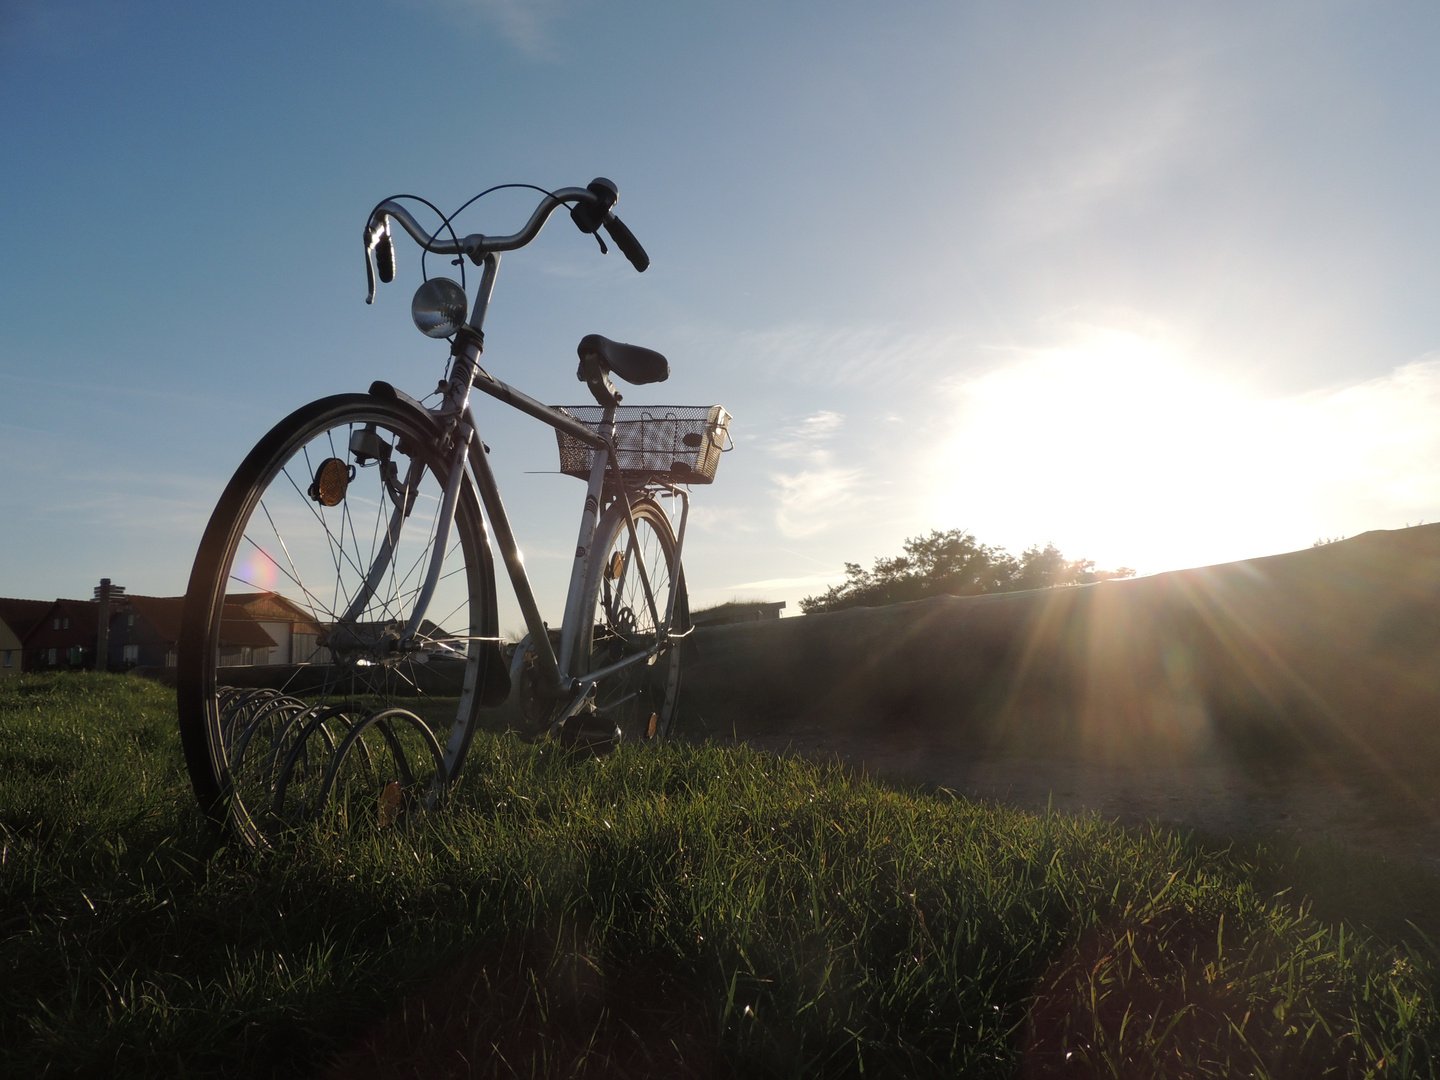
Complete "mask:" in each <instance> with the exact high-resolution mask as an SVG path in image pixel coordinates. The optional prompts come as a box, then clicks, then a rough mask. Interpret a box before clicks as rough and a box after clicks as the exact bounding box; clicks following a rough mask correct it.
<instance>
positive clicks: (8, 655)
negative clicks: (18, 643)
mask: <svg viewBox="0 0 1440 1080" xmlns="http://www.w3.org/2000/svg"><path fill="white" fill-rule="evenodd" d="M14 663H15V651H14V650H13V649H6V650H5V666H6V667H11V666H12V665H13V664H14Z"/></svg>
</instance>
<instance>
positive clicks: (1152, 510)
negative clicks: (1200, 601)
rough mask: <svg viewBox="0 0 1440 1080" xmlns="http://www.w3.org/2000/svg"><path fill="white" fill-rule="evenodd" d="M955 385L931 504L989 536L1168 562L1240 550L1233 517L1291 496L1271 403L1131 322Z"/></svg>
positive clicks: (1117, 561)
mask: <svg viewBox="0 0 1440 1080" xmlns="http://www.w3.org/2000/svg"><path fill="white" fill-rule="evenodd" d="M955 390H956V395H957V402H956V404H957V408H958V413H959V423H958V431H957V432H956V434H955V435H954V436H953V438H952V439H951V441H950V443H949V446H948V447H947V448H946V450H945V452H944V453H943V455H942V460H944V461H946V462H947V463H948V464H949V466H950V478H949V480H948V482H945V483H942V484H941V485H939V486H938V488H937V495H936V499H935V505H934V506H933V507H932V508H931V514H932V515H933V516H934V518H935V520H937V521H946V522H954V523H956V524H960V525H962V526H963V527H965V528H967V529H969V530H971V531H972V532H974V533H975V535H976V536H978V537H980V538H981V539H982V540H985V541H986V542H992V543H1001V544H1003V545H1004V546H1007V547H1010V548H1012V550H1014V549H1016V548H1020V547H1024V546H1026V545H1028V544H1031V543H1040V544H1044V543H1046V542H1047V541H1051V540H1053V541H1054V542H1055V543H1056V544H1057V545H1058V546H1059V547H1060V548H1061V550H1063V551H1064V552H1066V554H1067V555H1069V556H1070V557H1072V558H1081V557H1083V558H1091V559H1095V560H1096V561H1097V562H1099V563H1100V564H1101V566H1102V567H1115V566H1119V565H1128V566H1130V567H1132V568H1135V569H1138V570H1140V571H1141V572H1150V571H1155V570H1164V569H1170V568H1173V567H1178V566H1184V565H1194V564H1195V563H1196V562H1204V561H1215V560H1216V557H1217V556H1216V553H1221V554H1220V555H1219V557H1240V556H1239V555H1233V556H1231V555H1230V551H1231V549H1232V547H1233V543H1234V541H1233V537H1234V535H1235V533H1236V527H1237V523H1239V522H1243V521H1244V520H1245V519H1246V518H1247V516H1250V517H1252V518H1253V517H1255V516H1257V515H1258V516H1259V517H1261V518H1265V519H1269V518H1273V517H1274V511H1275V510H1276V509H1277V507H1276V505H1275V503H1276V501H1277V500H1278V501H1279V502H1284V501H1285V500H1286V499H1287V498H1288V497H1289V493H1287V491H1286V490H1285V486H1284V484H1283V483H1278V484H1277V483H1275V482H1274V481H1275V478H1276V475H1277V472H1276V469H1277V464H1282V462H1281V459H1283V457H1284V441H1285V438H1286V435H1285V432H1284V431H1283V430H1276V427H1277V425H1276V417H1275V415H1274V414H1273V410H1271V411H1269V412H1268V413H1267V410H1265V409H1263V408H1261V407H1260V403H1258V402H1256V401H1255V400H1254V399H1253V398H1252V397H1251V396H1250V395H1249V394H1248V393H1247V392H1246V391H1245V388H1243V387H1241V386H1239V385H1236V384H1233V383H1231V384H1227V383H1226V382H1225V381H1224V380H1222V379H1220V378H1217V377H1215V376H1213V375H1210V374H1207V373H1206V372H1204V371H1202V370H1200V369H1199V368H1197V367H1196V366H1195V365H1194V364H1192V363H1190V362H1188V361H1187V359H1186V358H1185V357H1184V356H1183V354H1181V353H1180V352H1179V351H1177V350H1175V349H1173V348H1171V347H1167V346H1163V345H1159V344H1156V343H1155V342H1153V341H1149V340H1146V339H1145V338H1143V337H1140V336H1137V335H1134V334H1128V333H1122V332H1115V331H1106V332H1095V333H1092V334H1090V335H1088V336H1087V337H1086V339H1085V340H1083V341H1081V342H1080V343H1078V344H1075V345H1073V346H1070V347H1066V348H1054V349H1045V350H1037V351H1031V352H1027V353H1025V354H1023V355H1021V356H1019V357H1018V358H1017V359H1016V360H1014V361H1013V362H1011V363H1009V364H1006V365H1004V366H1002V367H1000V368H998V369H996V370H994V371H991V372H989V373H987V374H985V375H982V376H980V377H978V378H975V379H972V380H967V381H963V382H961V383H959V384H958V385H957V386H956V388H955ZM1279 426H1280V427H1282V428H1283V425H1279ZM1280 471H1281V473H1283V472H1284V470H1283V468H1282V469H1281V470H1280ZM1261 476H1264V477H1268V478H1269V480H1270V482H1268V483H1260V482H1258V480H1259V478H1260V477H1261ZM1257 542H1258V541H1257ZM1260 553H1261V552H1258V551H1248V552H1245V553H1244V554H1260Z"/></svg>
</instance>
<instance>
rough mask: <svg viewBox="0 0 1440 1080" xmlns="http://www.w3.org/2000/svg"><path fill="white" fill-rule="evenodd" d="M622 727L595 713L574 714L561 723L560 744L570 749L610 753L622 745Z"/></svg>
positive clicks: (597, 753) (598, 753)
mask: <svg viewBox="0 0 1440 1080" xmlns="http://www.w3.org/2000/svg"><path fill="white" fill-rule="evenodd" d="M621 737H622V736H621V732H620V728H619V727H618V726H617V725H616V724H615V723H614V721H611V720H606V719H604V718H603V717H600V716H596V715H594V714H593V713H590V714H582V715H580V716H572V717H570V719H568V720H566V721H565V722H564V723H563V724H561V725H560V745H561V746H564V747H566V748H568V749H574V750H589V751H590V752H591V753H593V754H596V755H597V756H598V755H602V754H608V753H609V752H610V751H611V750H614V749H615V747H617V746H619V745H620V739H621Z"/></svg>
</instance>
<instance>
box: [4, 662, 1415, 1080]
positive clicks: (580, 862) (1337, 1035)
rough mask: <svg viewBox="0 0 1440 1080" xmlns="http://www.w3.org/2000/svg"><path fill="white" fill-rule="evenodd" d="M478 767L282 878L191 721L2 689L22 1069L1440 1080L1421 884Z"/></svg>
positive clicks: (723, 773) (1067, 833)
mask: <svg viewBox="0 0 1440 1080" xmlns="http://www.w3.org/2000/svg"><path fill="white" fill-rule="evenodd" d="M469 769H470V771H469V774H468V775H467V777H466V778H465V780H464V782H463V783H462V784H461V786H460V788H459V790H458V791H457V792H456V794H455V797H454V799H453V800H452V802H451V804H450V805H449V807H448V808H447V809H446V810H445V811H444V812H443V813H441V814H437V815H432V817H431V818H430V819H429V820H427V821H424V822H422V823H421V824H419V825H418V826H416V827H415V828H413V829H409V830H404V829H393V828H392V829H389V830H385V831H379V832H375V831H372V832H369V833H364V834H351V835H325V834H323V833H322V832H320V831H319V830H318V829H316V830H312V831H310V832H306V833H303V834H301V835H297V836H295V837H294V838H293V840H292V841H289V842H287V843H286V844H285V846H284V847H283V848H282V849H280V850H278V851H276V852H273V853H271V854H268V855H266V856H264V857H258V858H257V857H248V856H245V855H243V854H241V853H238V852H235V851H232V850H229V849H227V848H225V847H223V846H220V845H218V844H217V843H216V841H215V839H214V838H213V837H212V835H211V834H210V832H209V830H208V829H207V828H206V826H205V825H204V824H203V823H202V822H201V821H200V820H199V819H198V816H197V813H196V811H195V809H194V806H193V800H192V798H191V795H190V792H189V787H188V781H187V779H186V777H185V773H184V766H183V763H182V761H181V757H180V750H179V743H178V738H177V736H176V733H175V718H174V704H173V700H172V698H171V696H170V693H169V692H168V691H166V690H165V689H163V688H162V687H159V686H155V685H152V684H149V683H146V682H143V681H140V680H135V679H128V678H123V677H118V676H67V677H57V678H40V677H28V676H26V677H21V678H18V679H11V680H6V681H3V682H0V830H3V837H0V843H3V849H0V890H3V891H0V972H3V973H4V982H3V989H0V1074H3V1075H4V1076H6V1077H26V1076H42V1075H49V1076H92V1075H93V1076H117V1075H119V1076H125V1075H176V1076H179V1075H229V1076H265V1077H269V1076H336V1077H341V1076H343V1077H355V1076H410V1075H413V1076H417V1077H419V1076H427V1077H445V1076H466V1075H476V1076H527V1077H528V1076H599V1075H605V1076H646V1075H654V1076H706V1077H725V1076H746V1077H750V1076H796V1077H800V1076H804V1077H815V1076H862V1075H863V1076H895V1077H901V1076H903V1077H923V1076H967V1077H968V1076H975V1077H989V1076H1005V1077H1010V1076H1048V1075H1051V1074H1055V1075H1060V1076H1112V1075H1121V1076H1176V1077H1191V1076H1242V1075H1243V1076H1275V1077H1281V1076H1283V1077H1318V1076H1326V1075H1335V1076H1347V1077H1349V1076H1355V1077H1358V1076H1377V1077H1389V1076H1433V1075H1435V1073H1436V1072H1437V1066H1436V1063H1435V1060H1434V1059H1435V1057H1436V1055H1437V1054H1440V1010H1437V994H1436V990H1437V972H1440V954H1437V951H1436V949H1435V947H1434V946H1433V945H1432V944H1431V943H1430V942H1431V941H1432V940H1435V939H1436V926H1435V920H1436V919H1437V918H1440V882H1437V880H1436V879H1435V878H1434V877H1433V876H1432V875H1428V874H1426V873H1424V872H1422V871H1420V870H1418V869H1415V868H1410V867H1407V866H1404V865H1398V864H1393V863H1385V862H1382V861H1379V860H1371V859H1367V858H1364V857H1362V856H1359V855H1352V854H1347V853H1345V852H1340V851H1334V850H1319V851H1314V852H1311V851H1299V850H1297V849H1295V848H1293V847H1291V846H1286V845H1285V844H1282V843H1279V842H1266V841H1263V840H1262V841H1251V842H1247V844H1246V845H1245V846H1243V847H1241V846H1230V847H1224V846H1220V845H1217V844H1214V843H1208V844H1207V843H1204V842H1201V841H1200V840H1197V839H1195V838H1194V837H1187V836H1184V835H1179V834H1176V833H1173V832H1169V831H1165V830H1159V829H1156V830H1151V831H1144V832H1135V831H1125V830H1122V829H1119V828H1116V827H1114V826H1111V825H1108V824H1106V823H1104V822H1102V821H1099V820H1097V819H1095V818H1093V817H1070V816H1062V815H1056V814H1050V815H1030V814H1024V813H1020V812H1017V811H1014V810H1009V809H1006V808H1003V807H997V806H994V805H989V804H983V803H973V802H968V801H965V800H961V799H955V798H952V797H950V796H948V795H947V794H946V793H944V792H941V793H938V794H934V793H926V792H922V791H918V790H908V789H903V788H896V787H893V786H885V785H882V784H879V783H875V782H873V781H870V780H867V779H864V778H860V777H857V776H855V775H854V774H852V773H849V772H847V771H845V770H843V769H841V768H839V767H834V766H832V767H821V766H815V765H810V764H805V763H802V762H800V761H797V760H793V759H786V758H775V757H773V756H769V755H764V754H759V753H755V752H753V751H750V750H747V749H745V748H743V747H733V746H729V747H722V746H712V745H704V746H692V745H672V746H666V747H663V748H661V749H659V750H646V749H640V748H637V749H634V750H630V749H622V750H621V751H620V752H617V753H616V754H614V755H612V756H611V757H609V758H608V759H604V760H576V759H571V758H568V757H566V756H564V755H563V754H561V753H560V752H559V750H558V748H556V747H554V746H545V745H537V746H528V745H525V744H522V743H521V742H519V741H518V740H516V739H514V738H511V737H508V736H504V735H500V736H490V735H485V734H482V735H481V736H479V737H477V740H476V745H475V749H474V751H473V753H472V758H471V764H470V766H469ZM1427 920H1428V921H1427ZM1427 935H1428V936H1427Z"/></svg>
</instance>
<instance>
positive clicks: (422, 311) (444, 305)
mask: <svg viewBox="0 0 1440 1080" xmlns="http://www.w3.org/2000/svg"><path fill="white" fill-rule="evenodd" d="M410 317H411V318H412V319H414V320H415V326H416V328H417V329H419V331H420V332H421V333H422V334H424V335H425V336H426V337H433V338H447V337H449V336H450V335H451V334H453V333H455V331H457V330H459V329H460V327H462V326H464V325H465V290H464V289H462V288H461V287H460V285H459V283H457V282H454V281H451V280H450V279H449V278H443V277H437V278H431V279H430V280H429V281H427V282H425V283H424V284H423V285H421V286H420V288H418V289H416V290H415V299H413V300H411V301H410Z"/></svg>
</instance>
